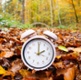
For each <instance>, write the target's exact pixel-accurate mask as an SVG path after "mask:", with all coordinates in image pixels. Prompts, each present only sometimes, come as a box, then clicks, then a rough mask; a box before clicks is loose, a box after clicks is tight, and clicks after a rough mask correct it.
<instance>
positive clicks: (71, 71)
mask: <svg viewBox="0 0 81 80" xmlns="http://www.w3.org/2000/svg"><path fill="white" fill-rule="evenodd" d="M74 78H75V66H73V67H71V68H68V69H67V70H66V72H65V73H64V80H74Z"/></svg>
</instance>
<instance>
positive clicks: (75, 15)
mask: <svg viewBox="0 0 81 80" xmlns="http://www.w3.org/2000/svg"><path fill="white" fill-rule="evenodd" d="M72 6H73V9H74V15H75V18H76V23H78V22H79V21H78V16H77V13H76V9H75V5H74V3H73V0H72Z"/></svg>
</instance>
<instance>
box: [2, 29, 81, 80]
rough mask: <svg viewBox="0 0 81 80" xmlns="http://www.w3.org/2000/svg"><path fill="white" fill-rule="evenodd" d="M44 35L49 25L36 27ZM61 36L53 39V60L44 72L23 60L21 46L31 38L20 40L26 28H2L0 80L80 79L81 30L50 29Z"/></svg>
mask: <svg viewBox="0 0 81 80" xmlns="http://www.w3.org/2000/svg"><path fill="white" fill-rule="evenodd" d="M34 30H35V31H36V32H37V33H38V34H40V35H43V31H45V30H47V29H46V28H40V29H39V28H34ZM49 30H50V31H51V32H54V33H55V34H56V35H57V36H58V40H57V41H53V40H52V39H50V38H49V39H50V40H51V41H52V42H53V43H54V45H55V46H56V54H57V56H56V58H55V61H54V63H53V64H52V65H51V66H50V67H49V68H48V69H46V70H44V71H34V70H30V69H28V68H27V67H26V66H25V65H24V64H23V62H22V60H21V48H22V45H23V43H24V42H25V41H26V40H27V39H28V38H26V39H22V40H21V39H20V36H21V34H22V33H23V32H24V31H25V30H21V29H17V28H9V29H7V30H6V31H5V30H0V80H81V32H80V31H74V30H61V29H51V28H50V29H49Z"/></svg>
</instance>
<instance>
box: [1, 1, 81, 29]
mask: <svg viewBox="0 0 81 80" xmlns="http://www.w3.org/2000/svg"><path fill="white" fill-rule="evenodd" d="M36 22H41V23H45V24H47V25H49V26H50V27H61V28H66V27H68V28H71V27H72V28H76V27H78V26H79V27H80V25H81V24H80V22H81V0H5V2H4V3H2V0H0V27H2V26H6V27H20V28H27V27H29V26H30V24H32V23H36Z"/></svg>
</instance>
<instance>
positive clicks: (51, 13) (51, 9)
mask: <svg viewBox="0 0 81 80" xmlns="http://www.w3.org/2000/svg"><path fill="white" fill-rule="evenodd" d="M50 17H51V18H50V20H51V26H53V19H54V16H53V0H50Z"/></svg>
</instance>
